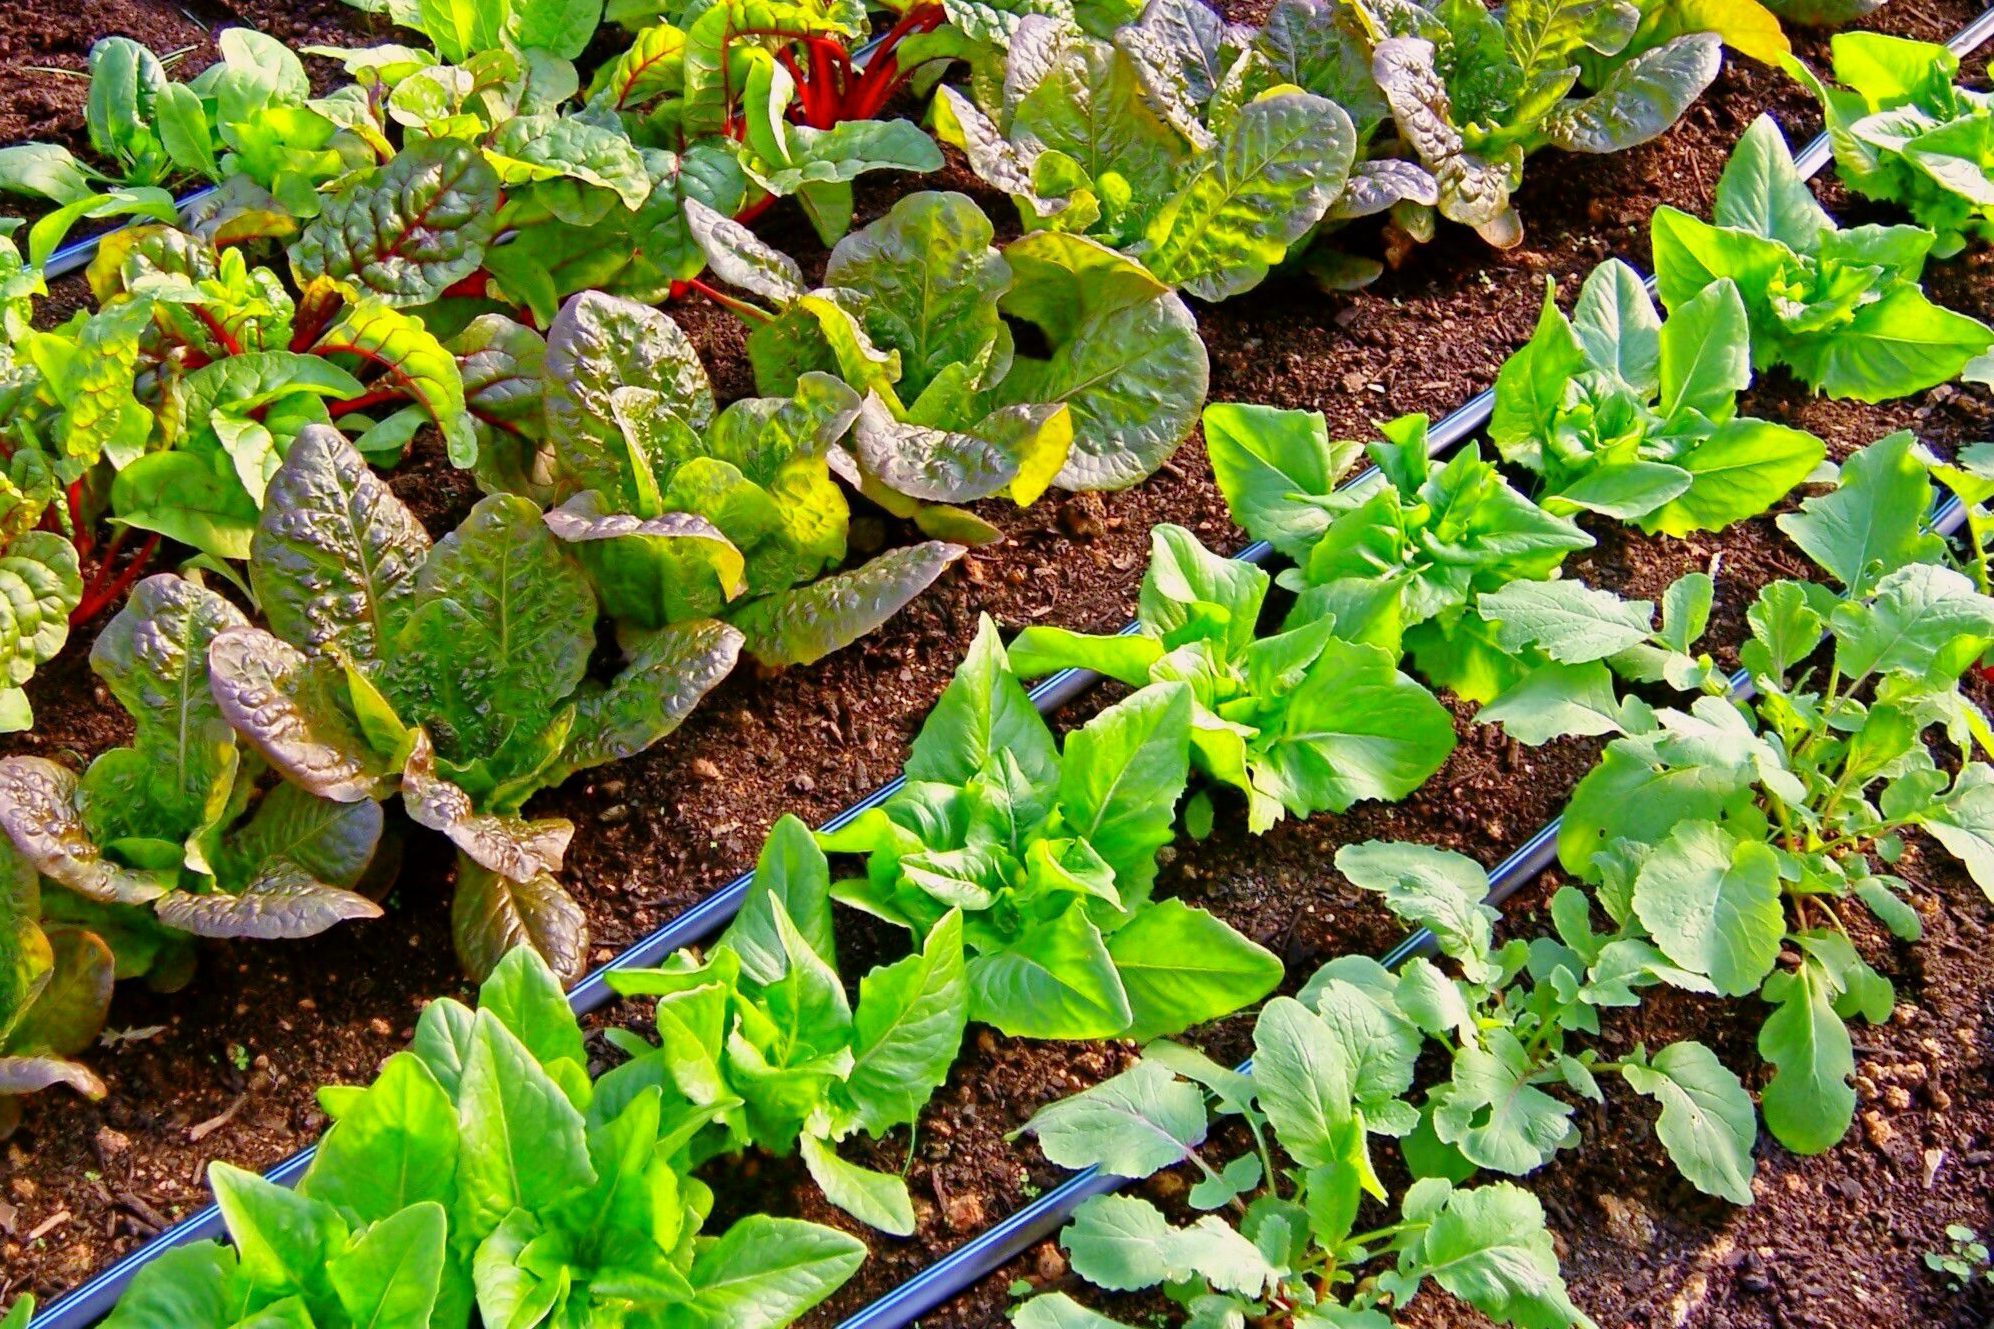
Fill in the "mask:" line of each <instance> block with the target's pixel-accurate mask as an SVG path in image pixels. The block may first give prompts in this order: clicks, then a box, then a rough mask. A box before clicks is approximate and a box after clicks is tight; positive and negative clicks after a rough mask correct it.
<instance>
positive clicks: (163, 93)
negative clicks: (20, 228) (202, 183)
mask: <svg viewBox="0 0 1994 1329" xmlns="http://www.w3.org/2000/svg"><path fill="white" fill-rule="evenodd" d="M215 45H216V47H217V49H218V50H219V51H220V53H221V59H220V60H218V61H216V62H215V63H214V64H213V65H210V66H209V67H208V68H207V69H205V70H203V71H202V72H201V73H200V74H198V75H196V76H195V77H194V78H192V79H190V80H188V81H187V82H184V83H181V82H176V81H174V80H173V79H172V78H170V77H168V75H167V72H166V68H165V64H164V62H162V61H161V60H160V59H159V57H157V56H156V55H154V54H153V53H152V52H151V51H149V50H147V49H146V48H145V47H144V46H141V45H140V44H139V43H137V42H135V41H132V40H131V39H130V38H127V37H106V38H104V39H103V40H102V41H100V42H98V43H97V44H96V45H95V46H93V47H92V48H91V50H90V95H89V99H88V101H87V102H86V103H85V113H84V126H85V128H86V130H87V131H88V134H89V139H90V147H91V149H92V153H93V158H94V159H93V160H92V161H89V162H86V161H82V160H79V159H78V158H77V157H76V156H75V155H74V154H73V153H71V152H70V151H69V150H68V149H67V148H64V147H61V146H60V145H57V144H52V143H24V144H20V145H17V146H14V147H10V148H0V189H9V190H12V191H14V192H16V193H22V194H30V195H35V196H38V197H41V198H44V199H47V200H49V201H50V202H53V203H57V204H60V205H62V209H61V210H62V211H63V212H67V213H69V214H70V215H71V216H72V217H74V216H81V215H85V212H84V210H86V209H90V208H92V207H94V206H95V204H96V202H97V200H98V198H99V197H100V195H101V194H102V193H103V191H105V190H106V189H107V188H108V187H118V186H121V187H137V188H145V187H149V186H156V185H160V184H165V183H168V182H172V181H178V180H206V181H213V182H220V181H223V180H227V179H231V178H235V177H241V178H243V179H245V180H247V181H250V182H253V183H255V184H256V185H257V186H259V187H260V188H261V189H263V190H264V191H267V192H269V193H270V194H272V195H273V196H274V198H275V199H276V200H281V201H282V206H283V207H285V208H287V209H289V210H291V211H292V212H294V213H297V214H298V215H301V216H310V215H312V214H313V213H314V212H316V211H317V191H318V189H319V188H320V187H321V186H323V185H325V184H327V183H328V182H330V181H332V180H334V179H336V178H337V177H339V176H340V175H342V174H344V173H345V172H346V171H349V170H352V169H355V168H356V167H359V166H362V165H364V164H366V163H367V162H368V160H369V156H368V153H367V151H366V147H365V145H364V144H363V143H362V142H361V141H360V140H359V139H357V138H354V137H352V136H346V135H342V134H341V132H340V130H341V126H340V124H339V122H338V121H337V120H336V119H335V118H333V117H332V116H329V115H327V114H325V113H324V110H325V108H324V104H322V103H320V102H318V101H316V100H315V99H314V98H313V97H312V90H311V82H310V80H309V79H308V78H307V77H306V75H305V67H304V64H303V63H302V62H301V61H300V60H299V59H298V57H297V55H296V54H295V53H294V52H292V51H291V50H290V49H289V48H288V47H286V46H285V45H284V44H283V43H282V42H279V41H277V40H276V39H274V38H272V37H267V36H265V35H263V34H262V33H260V32H256V31H254V30H252V29H249V28H225V29H223V30H222V32H221V34H220V35H219V36H218V37H217V38H216V40H215ZM168 202H169V210H170V199H169V200H168Z"/></svg>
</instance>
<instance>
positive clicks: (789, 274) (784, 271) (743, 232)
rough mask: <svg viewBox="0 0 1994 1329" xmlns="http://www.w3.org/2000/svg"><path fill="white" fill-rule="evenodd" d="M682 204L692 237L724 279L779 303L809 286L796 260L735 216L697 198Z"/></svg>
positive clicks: (790, 298)
mask: <svg viewBox="0 0 1994 1329" xmlns="http://www.w3.org/2000/svg"><path fill="white" fill-rule="evenodd" d="M681 206H682V207H683V208H684V211H685V222H686V226H687V228H688V229H690V230H691V232H692V238H693V240H694V241H696V242H697V243H698V245H699V247H700V249H701V250H702V251H703V252H704V253H705V255H706V263H707V266H708V267H710V268H712V269H713V275H714V276H716V277H718V278H719V279H720V280H721V281H724V282H726V283H727V284H728V285H730V286H738V287H740V288H741V289H742V290H744V291H748V292H751V293H753V294H755V295H759V296H762V297H763V298H765V299H768V300H773V301H775V302H776V303H778V304H788V303H789V302H790V301H791V300H794V299H796V298H797V297H798V296H800V295H802V294H803V293H804V291H805V290H806V289H807V287H806V286H805V285H804V281H803V269H802V268H801V267H799V266H798V265H797V262H796V260H795V259H793V258H791V257H790V256H789V255H787V254H785V253H783V252H782V251H781V250H780V249H777V248H775V247H774V246H773V245H770V244H768V243H766V242H764V241H763V240H762V239H761V237H760V236H758V235H756V234H755V233H754V232H753V231H751V230H749V229H748V228H747V227H745V226H743V225H741V223H739V222H737V221H735V220H734V219H733V218H732V217H729V216H727V215H726V214H724V213H722V212H718V211H716V210H714V209H713V208H709V207H708V206H706V204H704V203H702V202H700V201H699V200H698V199H696V198H688V199H686V200H685V202H684V203H683V204H682V205H681Z"/></svg>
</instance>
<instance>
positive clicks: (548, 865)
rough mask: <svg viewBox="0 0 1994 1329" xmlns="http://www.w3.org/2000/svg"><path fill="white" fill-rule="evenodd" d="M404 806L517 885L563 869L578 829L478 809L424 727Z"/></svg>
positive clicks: (408, 768)
mask: <svg viewBox="0 0 1994 1329" xmlns="http://www.w3.org/2000/svg"><path fill="white" fill-rule="evenodd" d="M402 806H403V807H405V808H407V809H408V814H409V819H410V820H412V821H414V822H415V823H416V824H417V825H418V826H424V827H427V828H428V829H430V830H432V831H436V832H438V833H439V834H442V835H444V836H447V837H448V838H449V840H450V842H451V843H452V844H454V845H456V846H457V848H458V849H459V850H461V851H462V852H463V854H464V855H465V857H467V858H468V859H470V860H471V861H472V862H473V863H475V864H476V865H477V866H479V867H481V868H484V869H486V870H487V871H488V872H490V873H492V874H496V875H497V876H500V877H503V878H505V879H506V881H508V882H510V883H513V884H515V885H517V884H521V883H530V882H532V881H533V879H534V878H536V877H542V876H546V875H548V874H550V873H555V872H559V871H560V870H561V860H562V858H563V857H564V856H565V855H566V854H567V852H568V841H570V840H572V839H573V838H574V835H575V827H574V823H573V822H570V821H567V820H565V819H563V818H560V817H547V818H541V819H538V820H531V819H528V818H525V817H511V816H494V815H491V814H486V813H480V812H478V811H477V810H476V808H475V807H473V806H472V803H471V796H470V795H469V794H467V793H465V792H464V791H463V790H462V789H460V788H458V787H457V786H456V785H454V784H452V783H451V782H450V781H448V780H446V779H444V778H443V777H442V776H440V775H438V774H437V773H436V752H435V749H434V748H433V747H431V746H430V742H429V737H428V735H427V734H424V733H423V732H422V731H420V730H418V731H417V732H416V738H415V745H414V748H413V750H412V751H411V752H410V753H409V758H408V762H407V764H406V765H404V766H403V768H402ZM541 954H543V955H545V954H547V952H546V951H544V950H542V951H541ZM494 958H496V957H494Z"/></svg>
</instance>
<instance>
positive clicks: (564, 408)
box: [546, 291, 713, 494]
mask: <svg viewBox="0 0 1994 1329" xmlns="http://www.w3.org/2000/svg"><path fill="white" fill-rule="evenodd" d="M546 375H547V377H546V401H547V436H548V438H549V440H550V441H552V443H553V444H554V448H555V451H556V453H557V454H558V455H559V457H560V462H561V466H562V468H563V469H564V470H566V471H567V472H568V473H569V474H570V475H572V476H573V477H574V479H575V483H576V485H577V487H579V488H583V489H599V490H601V491H602V492H604V493H606V494H624V493H628V492H630V491H631V485H632V484H633V483H634V481H633V480H632V478H631V474H630V469H629V468H630V463H629V459H628V452H627V451H626V449H625V445H624V442H623V431H622V429H621V427H620V426H619V425H618V424H617V420H616V415H615V412H614V411H613V410H612V409H611V404H610V395H611V394H612V393H613V392H614V391H615V390H616V389H618V388H622V387H644V388H652V389H655V390H656V391H658V392H660V393H662V394H664V397H665V399H666V400H667V401H670V402H674V403H677V410H678V413H679V414H680V415H681V416H682V417H683V418H684V419H685V421H686V423H687V424H689V425H690V426H692V428H694V429H696V430H703V429H705V428H706V426H707V425H708V424H709V423H710V422H711V421H712V419H713V388H712V385H711V384H710V383H708V381H707V378H706V371H705V369H704V368H703V367H702V366H701V365H700V363H699V356H698V354H697V353H696V352H695V351H694V350H693V348H692V343H691V341H689V340H688V339H687V338H686V335H685V333H684V332H683V331H682V330H681V329H680V328H679V325H678V324H676V323H674V322H673V321H672V320H671V318H670V317H668V316H667V315H665V314H663V313H661V312H660V311H658V310H656V309H651V308H648V307H646V306H644V305H640V304H637V303H635V302H634V301H630V300H624V299H619V298H618V297H616V296H611V295H605V294H603V293H602V292H600V291H584V292H583V293H582V294H580V295H577V296H575V297H574V298H573V299H571V300H569V301H568V302H567V303H566V304H565V305H563V306H561V312H560V314H559V315H557V316H556V317H555V319H554V323H553V326H551V327H550V328H548V329H547V361H546Z"/></svg>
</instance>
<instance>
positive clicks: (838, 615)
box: [727, 540, 964, 665]
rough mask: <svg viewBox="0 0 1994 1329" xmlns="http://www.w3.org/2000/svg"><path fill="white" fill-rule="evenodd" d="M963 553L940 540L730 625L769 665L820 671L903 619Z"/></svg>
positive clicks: (762, 606)
mask: <svg viewBox="0 0 1994 1329" xmlns="http://www.w3.org/2000/svg"><path fill="white" fill-rule="evenodd" d="M963 552H964V550H963V547H962V546H961V545H954V544H945V543H943V542H942V541H939V540H930V541H928V542H926V543H925V544H918V545H911V546H908V547H907V548H904V549H894V550H889V551H888V552H886V553H884V554H881V555H879V557H877V558H875V559H873V560H872V561H871V562H869V563H867V564H866V565H865V566H864V567H861V568H855V569H853V570H852V571H850V572H840V573H837V574H835V575H833V576H829V577H825V578H823V579H822V580H821V581H817V582H813V583H811V584H810V585H808V586H803V587H798V588H795V589H792V590H787V591H778V592H776V593H775V594H773V595H765V596H762V597H760V598H758V599H756V600H754V601H753V602H751V603H750V604H748V605H745V606H743V607H742V608H740V609H737V610H735V611H733V612H732V613H730V614H728V615H727V621H728V622H730V623H732V624H733V625H734V626H735V627H736V628H739V629H740V631H741V634H742V636H743V637H744V638H745V639H746V640H745V643H744V645H743V649H744V650H746V651H747V652H748V654H750V655H752V656H754V657H755V658H756V659H757V660H760V661H761V662H762V663H763V664H769V665H785V664H815V663H816V662H817V661H819V660H821V659H823V658H824V657H825V656H827V655H829V654H830V653H831V652H832V651H836V650H842V649H843V648H844V647H846V646H849V645H851V644H852V643H853V642H855V641H857V640H858V639H859V638H860V637H863V636H865V635H866V634H867V633H868V632H871V631H872V630H873V629H874V628H877V627H878V626H879V625H880V624H882V623H884V622H885V621H886V620H887V619H889V618H891V617H893V616H894V615H895V614H897V613H899V612H900V610H901V609H902V608H904V607H905V606H906V604H907V602H908V601H910V600H912V599H913V598H914V597H915V596H917V595H919V594H920V593H921V592H922V591H924V590H926V589H927V588H928V587H929V586H930V585H931V584H933V582H934V580H935V578H937V577H939V576H941V575H942V572H943V571H944V570H945V569H946V568H947V567H948V566H949V564H951V563H953V562H955V561H956V560H957V559H958V558H961V557H962V555H963Z"/></svg>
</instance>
